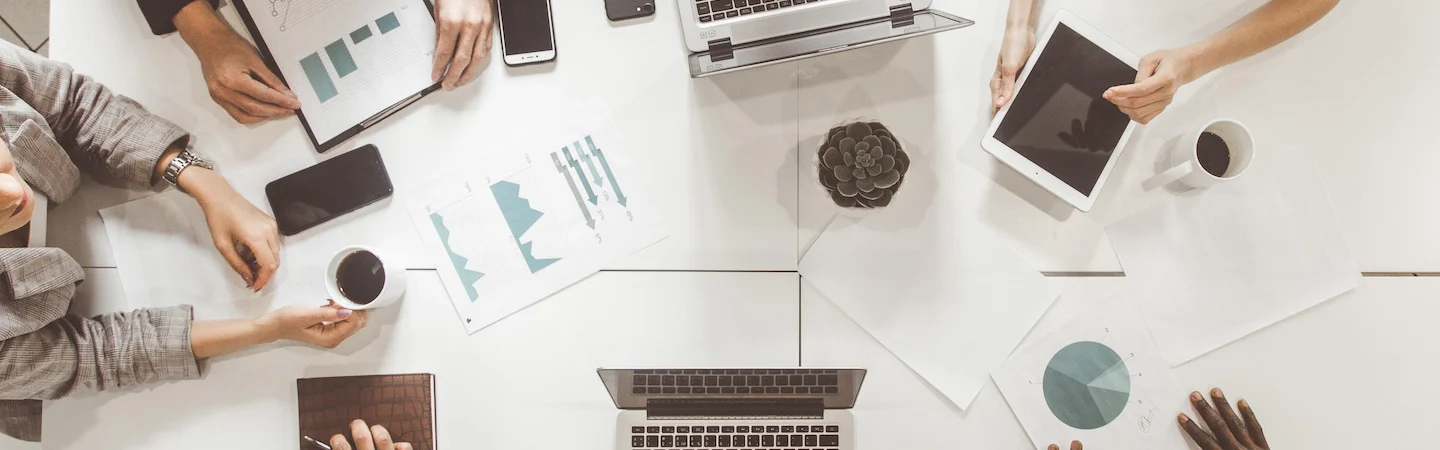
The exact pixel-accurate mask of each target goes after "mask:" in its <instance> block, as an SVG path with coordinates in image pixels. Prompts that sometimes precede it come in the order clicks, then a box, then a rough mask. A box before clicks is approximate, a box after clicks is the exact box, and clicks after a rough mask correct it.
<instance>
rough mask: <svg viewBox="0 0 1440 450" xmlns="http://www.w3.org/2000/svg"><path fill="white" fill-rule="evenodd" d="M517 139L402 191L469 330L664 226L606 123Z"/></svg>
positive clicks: (640, 243) (640, 244) (629, 249)
mask: <svg viewBox="0 0 1440 450" xmlns="http://www.w3.org/2000/svg"><path fill="white" fill-rule="evenodd" d="M546 136H554V137H559V136H563V135H553V134H552V135H546ZM521 148H523V151H516V152H514V154H516V155H518V156H517V158H516V161H514V162H513V163H508V164H507V163H504V162H500V163H495V164H487V165H486V167H476V168H459V170H461V171H462V172H461V173H463V174H461V173H456V174H451V175H443V176H441V177H439V178H437V179H435V180H434V181H432V182H430V183H429V184H428V185H426V186H424V187H422V188H420V189H419V190H417V191H416V192H415V195H412V196H410V198H409V199H408V201H407V207H408V208H409V210H410V216H411V218H412V219H413V220H414V222H415V227H416V229H417V230H418V231H419V232H420V235H421V237H422V239H423V240H424V242H425V245H426V246H427V247H428V251H427V252H428V253H429V254H430V255H431V257H433V258H436V265H437V266H438V267H439V272H440V279H441V281H442V282H443V283H444V285H445V290H446V292H447V293H448V294H449V296H450V301H451V302H452V303H454V305H455V310H456V311H457V312H458V313H459V314H460V318H461V320H462V322H463V323H464V324H465V330H466V332H468V333H474V332H476V331H479V330H480V329H482V328H485V327H487V326H489V325H490V324H493V323H495V322H497V321H499V320H500V319H503V318H505V317H506V316H509V315H511V314H514V313H516V312H518V311H520V310H521V309H524V308H526V307H528V306H530V305H531V304H534V303H535V302H538V301H540V300H542V299H544V298H545V297H548V296H550V295H551V294H554V293H555V292H557V291H559V290H561V289H564V288H565V287H566V286H569V285H571V284H573V283H575V282H577V281H580V280H581V279H584V278H585V277H587V276H590V274H593V273H595V272H598V271H600V269H601V268H602V267H603V266H604V265H605V264H608V263H610V262H613V261H615V260H617V259H620V258H622V257H625V256H628V255H630V254H632V253H634V252H636V251H639V250H641V249H644V248H645V247H648V246H650V245H651V244H654V243H656V242H659V241H660V240H661V239H664V238H665V237H666V236H667V234H666V233H665V232H663V231H662V230H661V229H660V227H659V225H658V222H657V220H656V217H657V216H656V215H655V213H654V212H652V211H653V210H652V209H651V206H650V205H649V204H648V203H646V201H645V199H644V197H643V196H637V194H639V192H637V191H636V190H635V189H632V188H634V187H638V184H637V183H635V178H633V175H632V173H631V172H628V171H626V170H625V165H624V163H623V153H624V151H623V148H624V147H623V144H621V143H620V142H619V140H618V139H615V138H614V137H613V136H611V135H610V134H609V133H607V132H605V131H604V129H596V130H592V131H588V132H575V133H573V134H572V135H569V136H564V137H563V138H558V139H554V140H552V139H551V138H545V139H538V140H536V142H535V144H533V145H530V144H526V145H524V146H522V147H521ZM496 167H510V168H508V169H503V170H492V168H496ZM466 169H473V170H466Z"/></svg>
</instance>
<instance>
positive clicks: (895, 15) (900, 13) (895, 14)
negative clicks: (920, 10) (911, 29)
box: [890, 3, 915, 28]
mask: <svg viewBox="0 0 1440 450" xmlns="http://www.w3.org/2000/svg"><path fill="white" fill-rule="evenodd" d="M914 24H915V8H913V7H911V6H910V4H909V3H905V4H902V5H895V6H891V7H890V27H891V28H900V27H908V26H911V25H914Z"/></svg>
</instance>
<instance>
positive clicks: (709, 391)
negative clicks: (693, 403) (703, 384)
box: [705, 387, 720, 394]
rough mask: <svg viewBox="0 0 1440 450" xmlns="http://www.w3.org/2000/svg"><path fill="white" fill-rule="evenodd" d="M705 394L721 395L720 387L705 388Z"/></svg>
mask: <svg viewBox="0 0 1440 450" xmlns="http://www.w3.org/2000/svg"><path fill="white" fill-rule="evenodd" d="M705 393H707V394H719V393H720V388H718V387H712V388H705Z"/></svg>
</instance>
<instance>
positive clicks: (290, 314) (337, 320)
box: [255, 301, 370, 448]
mask: <svg viewBox="0 0 1440 450" xmlns="http://www.w3.org/2000/svg"><path fill="white" fill-rule="evenodd" d="M369 317H370V316H369V314H368V313H367V312H365V311H351V310H348V309H344V308H341V307H339V306H338V305H336V304H335V302H334V301H330V302H329V303H328V304H326V305H325V306H321V307H318V308H317V307H312V306H297V305H291V306H286V307H284V308H280V309H277V310H274V311H270V312H269V313H266V314H265V315H263V316H260V317H259V318H258V319H255V321H256V323H257V324H258V325H259V326H260V328H261V329H263V330H266V334H267V335H268V336H269V337H270V338H271V339H270V340H271V341H274V340H279V339H289V340H292V341H299V342H304V343H307V344H313V345H318V346H321V347H325V348H335V347H337V346H339V345H340V343H341V342H344V341H345V339H348V338H350V336H354V335H355V333H357V332H359V331H360V329H362V328H365V323H366V322H367V320H368V319H369ZM361 448H364V447H361Z"/></svg>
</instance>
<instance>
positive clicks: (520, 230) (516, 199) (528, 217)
mask: <svg viewBox="0 0 1440 450" xmlns="http://www.w3.org/2000/svg"><path fill="white" fill-rule="evenodd" d="M490 193H491V194H493V195H494V196H495V203H497V204H499V205H500V213H501V214H503V215H504V216H505V224H506V225H509V227H510V233H511V234H512V235H513V236H514V238H515V245H516V246H518V247H520V254H521V255H522V256H524V257H525V264H526V265H528V266H529V267H530V273H536V272H539V271H540V270H542V269H544V268H546V267H549V266H550V265H551V264H554V263H555V262H556V261H559V260H560V258H536V257H535V254H534V252H535V250H534V248H533V247H534V245H535V243H534V242H524V241H521V238H523V237H524V236H525V232H527V231H530V228H532V227H534V226H535V223H536V222H539V221H540V217H541V216H544V215H545V213H543V212H540V211H537V210H535V209H534V208H531V207H530V200H526V199H525V198H523V197H521V196H520V185H519V184H515V183H511V182H509V181H501V182H498V183H495V184H492V185H490Z"/></svg>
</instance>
